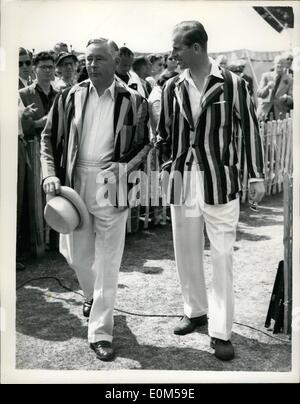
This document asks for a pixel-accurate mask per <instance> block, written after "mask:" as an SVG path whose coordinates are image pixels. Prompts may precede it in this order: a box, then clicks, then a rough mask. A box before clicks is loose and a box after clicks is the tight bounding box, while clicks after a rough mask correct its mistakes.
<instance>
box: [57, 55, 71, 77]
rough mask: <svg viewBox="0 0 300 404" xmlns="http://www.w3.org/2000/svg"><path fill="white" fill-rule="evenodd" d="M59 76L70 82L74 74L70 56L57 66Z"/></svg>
mask: <svg viewBox="0 0 300 404" xmlns="http://www.w3.org/2000/svg"><path fill="white" fill-rule="evenodd" d="M59 67H60V70H61V75H62V77H63V78H64V79H66V80H70V79H71V78H72V77H73V76H74V74H75V62H74V59H73V58H72V56H70V57H66V58H64V59H63V60H62V62H61V63H60V64H59Z"/></svg>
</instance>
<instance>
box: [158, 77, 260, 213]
mask: <svg viewBox="0 0 300 404" xmlns="http://www.w3.org/2000/svg"><path fill="white" fill-rule="evenodd" d="M221 72H222V78H221V77H220V78H219V77H216V76H213V75H212V76H210V77H209V82H208V84H207V87H206V89H205V92H204V94H203V97H202V99H201V103H200V106H199V108H200V115H199V118H198V121H197V122H196V125H194V122H193V119H192V112H191V106H190V100H189V95H188V85H189V83H188V81H187V80H186V79H185V78H184V77H183V75H180V76H179V77H178V76H177V77H174V78H172V79H170V80H168V82H167V83H166V84H165V86H164V88H163V93H162V101H161V102H162V106H161V115H160V120H159V123H158V134H159V142H158V145H160V149H163V150H164V154H165V155H166V154H167V156H168V157H169V158H170V160H169V165H168V164H166V165H165V166H166V167H168V166H169V167H170V166H171V169H170V202H171V203H173V204H175V205H180V204H182V203H183V202H184V194H183V192H182V187H181V189H178V181H177V183H176V184H175V181H174V178H178V177H179V178H181V179H182V182H183V177H184V173H186V171H188V170H189V169H190V163H191V162H192V161H193V160H194V159H195V160H196V162H197V163H198V164H199V166H200V169H201V170H202V171H204V193H205V195H204V198H205V202H206V203H207V204H210V205H218V204H224V203H227V202H229V201H231V200H233V199H236V198H237V197H238V196H239V193H240V191H241V183H240V176H239V167H240V164H239V163H240V162H239V159H238V152H237V145H236V136H237V132H238V130H239V129H240V130H241V133H242V137H243V144H244V150H245V157H246V160H247V168H248V172H249V176H250V177H251V178H262V177H263V167H264V166H263V148H262V142H261V138H260V134H259V127H258V121H257V117H256V111H255V108H254V105H253V103H252V101H251V98H250V95H249V93H248V90H247V86H246V82H245V81H244V80H243V79H241V78H239V77H238V76H237V75H235V74H234V73H232V72H230V71H228V70H226V69H221ZM179 183H180V181H179ZM175 187H177V189H176V190H175Z"/></svg>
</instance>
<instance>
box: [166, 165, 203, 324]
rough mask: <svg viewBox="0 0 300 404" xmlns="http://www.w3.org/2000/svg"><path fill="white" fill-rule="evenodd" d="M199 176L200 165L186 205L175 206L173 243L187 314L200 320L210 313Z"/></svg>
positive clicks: (188, 182) (189, 181)
mask: <svg viewBox="0 0 300 404" xmlns="http://www.w3.org/2000/svg"><path fill="white" fill-rule="evenodd" d="M198 175H199V173H198V172H197V167H196V165H193V167H192V171H191V172H188V173H186V175H185V181H184V187H185V189H186V192H185V204H184V205H182V206H174V205H171V217H172V226H173V241H174V250H175V259H176V266H177V271H178V275H179V279H180V284H181V290H182V295H183V301H184V314H185V315H186V316H188V317H190V318H191V317H198V316H202V315H203V314H206V313H207V294H206V286H205V277H204V268H203V250H204V234H203V215H202V211H201V209H200V204H199V178H198Z"/></svg>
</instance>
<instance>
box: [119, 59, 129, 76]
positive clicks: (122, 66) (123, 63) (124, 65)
mask: <svg viewBox="0 0 300 404" xmlns="http://www.w3.org/2000/svg"><path fill="white" fill-rule="evenodd" d="M132 63H133V56H121V57H120V62H119V64H118V67H117V72H118V73H120V74H124V75H125V74H127V73H128V72H129V70H130V69H131V66H132Z"/></svg>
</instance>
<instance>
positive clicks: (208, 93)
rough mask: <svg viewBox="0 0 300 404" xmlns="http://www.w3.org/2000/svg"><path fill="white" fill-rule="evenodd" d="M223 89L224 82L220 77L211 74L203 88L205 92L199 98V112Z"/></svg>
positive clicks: (216, 98) (216, 97)
mask: <svg viewBox="0 0 300 404" xmlns="http://www.w3.org/2000/svg"><path fill="white" fill-rule="evenodd" d="M223 91H224V82H223V80H222V79H220V78H218V77H216V76H211V77H210V78H209V82H208V85H207V87H206V89H205V92H204V94H203V97H202V99H201V103H200V109H201V111H200V114H202V112H203V111H204V110H205V109H206V108H207V107H208V106H209V105H210V104H212V103H213V102H215V101H217V100H218V99H219V97H220V95H221V94H222V92H223Z"/></svg>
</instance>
